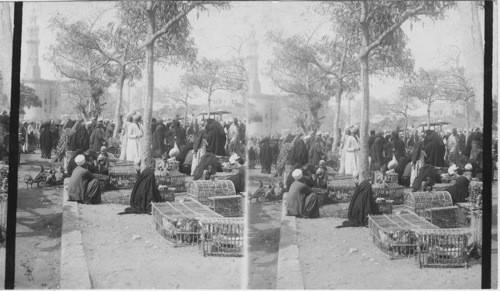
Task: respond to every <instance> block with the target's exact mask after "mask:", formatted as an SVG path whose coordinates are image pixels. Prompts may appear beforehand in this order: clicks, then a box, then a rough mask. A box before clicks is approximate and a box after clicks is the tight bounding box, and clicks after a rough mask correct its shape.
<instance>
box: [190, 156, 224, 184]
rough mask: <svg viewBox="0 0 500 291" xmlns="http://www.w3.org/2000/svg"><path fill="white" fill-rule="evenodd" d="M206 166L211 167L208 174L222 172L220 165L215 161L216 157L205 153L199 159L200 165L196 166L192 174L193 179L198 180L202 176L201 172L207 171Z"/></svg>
mask: <svg viewBox="0 0 500 291" xmlns="http://www.w3.org/2000/svg"><path fill="white" fill-rule="evenodd" d="M208 166H211V167H212V171H211V172H210V174H215V173H216V172H222V165H221V163H220V162H219V160H217V157H216V156H215V155H214V154H212V153H206V154H205V155H204V156H203V157H201V159H200V163H199V164H198V165H197V166H196V169H194V172H193V179H194V180H199V179H201V178H202V176H203V171H205V170H207V169H208Z"/></svg>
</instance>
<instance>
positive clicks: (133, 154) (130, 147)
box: [126, 122, 142, 162]
mask: <svg viewBox="0 0 500 291" xmlns="http://www.w3.org/2000/svg"><path fill="white" fill-rule="evenodd" d="M141 136H142V133H141V130H140V129H139V126H138V125H137V124H135V123H134V122H131V123H129V124H128V126H127V153H126V159H127V161H132V162H133V161H135V159H137V158H139V157H140V155H139V150H140V149H139V138H140V137H141Z"/></svg>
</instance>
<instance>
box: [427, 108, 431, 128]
mask: <svg viewBox="0 0 500 291" xmlns="http://www.w3.org/2000/svg"><path fill="white" fill-rule="evenodd" d="M427 129H431V103H429V104H427Z"/></svg>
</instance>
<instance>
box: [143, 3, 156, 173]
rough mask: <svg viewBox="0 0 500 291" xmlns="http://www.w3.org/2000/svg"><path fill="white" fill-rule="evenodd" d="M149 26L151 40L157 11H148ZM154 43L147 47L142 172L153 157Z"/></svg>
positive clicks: (154, 29)
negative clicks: (148, 160)
mask: <svg viewBox="0 0 500 291" xmlns="http://www.w3.org/2000/svg"><path fill="white" fill-rule="evenodd" d="M147 14H148V19H149V26H148V36H147V38H151V37H152V36H153V35H154V33H155V31H156V25H155V11H154V10H147ZM154 77H155V76H154V41H153V42H152V43H150V44H149V45H147V46H146V79H147V80H148V89H147V95H146V105H145V106H144V119H143V122H144V127H143V130H144V135H143V136H142V142H141V145H142V147H141V151H142V157H141V170H144V169H145V168H146V162H145V161H146V158H149V157H151V156H152V155H151V118H152V114H153V96H154V89H155V79H154Z"/></svg>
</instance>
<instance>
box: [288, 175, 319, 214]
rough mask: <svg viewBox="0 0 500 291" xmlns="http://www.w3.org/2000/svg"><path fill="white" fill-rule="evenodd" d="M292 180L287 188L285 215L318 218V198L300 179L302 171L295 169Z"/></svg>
mask: <svg viewBox="0 0 500 291" xmlns="http://www.w3.org/2000/svg"><path fill="white" fill-rule="evenodd" d="M292 177H293V178H294V180H295V181H294V182H293V183H292V185H290V189H289V190H288V197H287V199H286V215H288V216H296V217H300V218H318V217H319V200H318V196H317V195H316V193H314V192H313V191H312V189H311V188H310V187H308V186H307V185H306V184H305V183H303V182H302V181H301V179H302V171H301V170H299V169H297V170H294V171H293V172H292Z"/></svg>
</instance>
